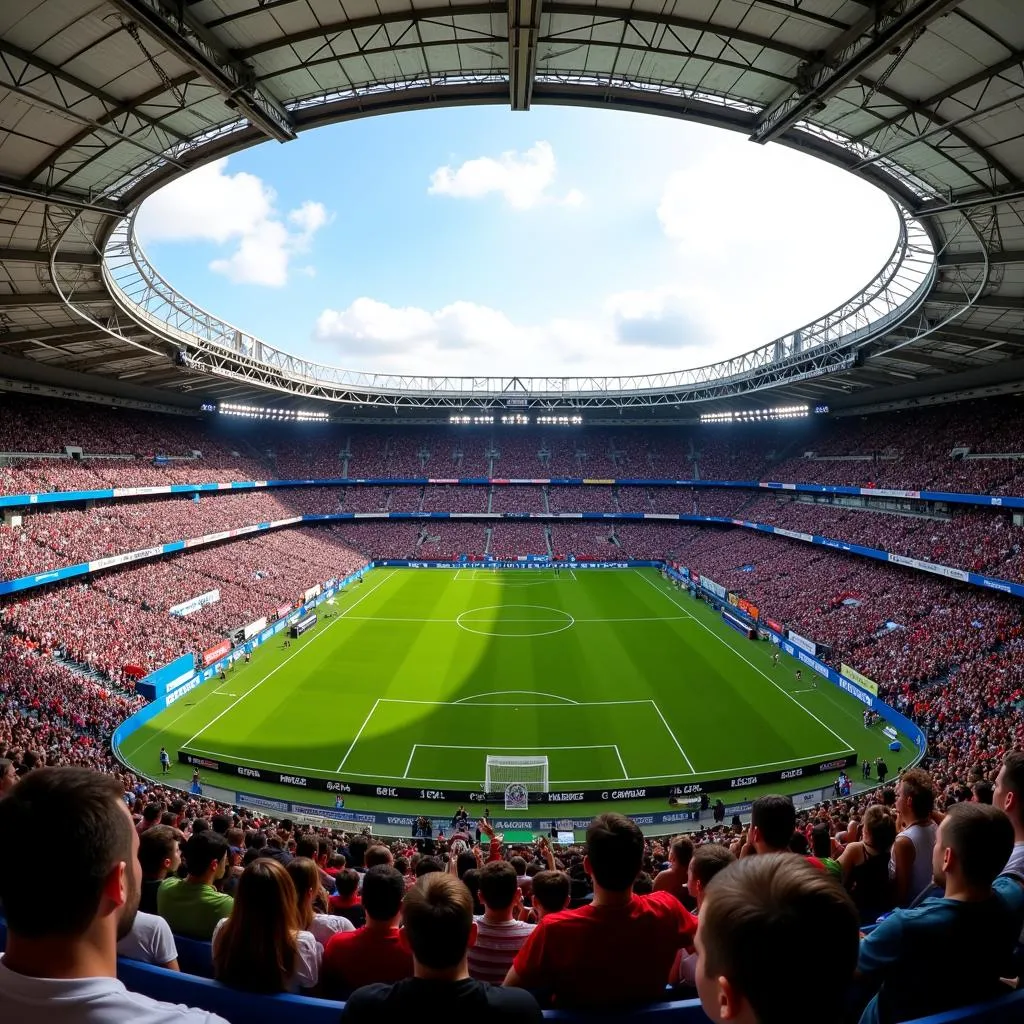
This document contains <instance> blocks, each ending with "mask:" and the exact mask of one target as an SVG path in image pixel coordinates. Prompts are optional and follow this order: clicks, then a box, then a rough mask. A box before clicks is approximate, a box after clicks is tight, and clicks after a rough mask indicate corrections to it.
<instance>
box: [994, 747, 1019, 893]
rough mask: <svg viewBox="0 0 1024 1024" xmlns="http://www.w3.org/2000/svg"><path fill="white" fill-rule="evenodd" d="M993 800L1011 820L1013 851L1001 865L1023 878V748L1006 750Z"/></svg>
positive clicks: (1004, 869) (1007, 871) (1005, 872)
mask: <svg viewBox="0 0 1024 1024" xmlns="http://www.w3.org/2000/svg"><path fill="white" fill-rule="evenodd" d="M992 803H993V804H995V806H996V807H998V808H999V809H1000V810H1002V811H1004V812H1005V813H1006V816H1007V817H1008V818H1009V819H1010V821H1011V822H1012V823H1013V853H1011V854H1010V859H1009V860H1008V861H1007V862H1006V867H1005V868H1003V874H1004V875H1018V876H1020V878H1021V879H1022V880H1024V750H1008V751H1007V752H1006V755H1005V756H1004V757H1003V766H1002V768H1000V769H999V774H998V775H997V776H996V787H995V789H994V790H993V791H992Z"/></svg>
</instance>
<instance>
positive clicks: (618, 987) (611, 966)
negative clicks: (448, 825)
mask: <svg viewBox="0 0 1024 1024" xmlns="http://www.w3.org/2000/svg"><path fill="white" fill-rule="evenodd" d="M696 931H697V919H696V918H695V917H694V916H693V915H692V914H691V913H690V912H689V911H688V910H686V908H685V907H683V905H682V904H681V903H680V902H679V900H677V899H676V898H675V896H673V895H672V894H671V893H668V892H655V893H651V894H650V895H649V896H633V898H632V899H631V900H630V902H629V903H626V904H623V905H622V906H600V907H595V906H591V905H587V906H584V907H580V908H579V909H578V910H563V911H562V912H561V913H558V914H551V915H550V916H548V917H545V918H544V919H543V920H542V921H541V923H540V924H539V925H537V927H536V928H535V929H534V931H533V934H532V935H531V936H530V937H529V938H528V939H527V940H526V943H525V945H524V946H523V948H522V949H520V951H519V953H518V955H517V956H516V959H515V962H514V963H513V965H512V966H513V969H514V970H515V972H516V974H517V975H518V977H519V982H520V984H521V985H522V986H523V987H524V988H528V989H530V990H531V991H533V992H549V993H551V995H552V998H553V1001H554V1003H555V1004H556V1005H557V1006H595V1007H597V1006H602V1007H603V1006H607V1005H608V1003H609V1001H612V1000H613V1001H614V1002H616V1003H636V1002H645V1001H650V1000H654V999H658V998H659V997H663V996H664V993H665V985H666V983H667V982H668V976H669V971H670V970H671V967H672V962H673V960H674V959H675V955H676V950H677V949H679V948H680V947H681V946H689V945H691V944H692V943H693V936H694V933H695V932H696ZM332 941H333V940H332Z"/></svg>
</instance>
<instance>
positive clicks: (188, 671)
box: [135, 651, 196, 701]
mask: <svg viewBox="0 0 1024 1024" xmlns="http://www.w3.org/2000/svg"><path fill="white" fill-rule="evenodd" d="M195 674H196V659H195V655H194V654H192V653H191V651H190V652H189V653H188V654H183V655H182V656H181V657H180V658H175V659H174V661H172V662H169V663H168V664H167V665H164V666H163V667H162V668H158V669H157V670H156V671H155V672H150V673H149V675H148V676H146V677H145V679H140V680H139V682H138V684H137V685H136V687H135V690H136V692H137V693H138V694H139V696H141V697H144V698H145V699H146V700H148V701H154V700H156V699H157V698H159V697H163V696H165V695H166V694H169V693H173V692H174V691H175V690H176V689H178V687H179V686H184V685H185V684H186V683H187V682H188V681H189V680H190V679H191V678H192V677H193V676H194V675H195Z"/></svg>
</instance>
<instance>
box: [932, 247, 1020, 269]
mask: <svg viewBox="0 0 1024 1024" xmlns="http://www.w3.org/2000/svg"><path fill="white" fill-rule="evenodd" d="M983 263H989V264H992V265H998V264H1003V263H1024V249H1004V250H1002V251H1001V252H1000V251H997V252H990V253H987V254H986V253H983V252H950V253H946V254H945V255H944V256H940V257H939V266H940V267H976V266H979V265H981V264H983Z"/></svg>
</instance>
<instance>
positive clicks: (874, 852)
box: [839, 804, 896, 924]
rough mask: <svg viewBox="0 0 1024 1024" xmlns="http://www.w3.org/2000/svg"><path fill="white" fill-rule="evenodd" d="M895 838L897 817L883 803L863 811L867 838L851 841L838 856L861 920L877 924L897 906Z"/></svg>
mask: <svg viewBox="0 0 1024 1024" xmlns="http://www.w3.org/2000/svg"><path fill="white" fill-rule="evenodd" d="M895 841H896V820H895V818H893V816H892V815H891V814H890V813H889V811H888V810H887V809H886V808H885V807H883V806H882V805H880V804H874V805H872V806H871V807H869V808H868V809H867V812H866V813H865V815H864V838H863V840H861V841H854V842H852V843H849V844H848V845H847V847H846V849H845V850H843V852H842V853H841V854H840V856H839V866H840V868H842V872H843V883H844V884H845V886H846V889H847V891H848V892H849V894H850V895H851V896H852V897H853V902H854V904H855V905H856V907H857V913H858V914H859V915H860V923H861V924H874V923H875V921H877V920H878V918H879V917H880V916H881V915H882V914H887V913H888V912H889V911H890V910H892V909H893V907H895V906H896V886H895V883H894V880H893V879H892V878H891V877H890V876H889V858H890V855H891V851H892V844H893V843H894V842H895Z"/></svg>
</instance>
